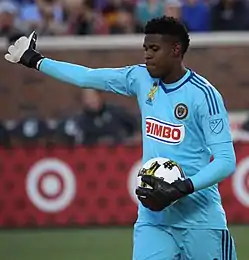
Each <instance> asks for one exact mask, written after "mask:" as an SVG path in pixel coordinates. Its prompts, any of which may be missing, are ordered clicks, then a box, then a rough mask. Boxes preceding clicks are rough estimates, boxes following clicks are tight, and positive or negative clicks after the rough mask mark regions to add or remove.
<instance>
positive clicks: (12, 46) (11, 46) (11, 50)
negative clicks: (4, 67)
mask: <svg viewBox="0 0 249 260" xmlns="http://www.w3.org/2000/svg"><path fill="white" fill-rule="evenodd" d="M14 51H15V46H14V45H10V46H9V48H8V52H9V53H10V54H12V53H13V52H14Z"/></svg>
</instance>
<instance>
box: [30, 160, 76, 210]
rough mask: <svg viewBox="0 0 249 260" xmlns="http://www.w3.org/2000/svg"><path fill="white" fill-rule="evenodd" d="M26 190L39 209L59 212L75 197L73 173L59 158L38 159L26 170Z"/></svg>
mask: <svg viewBox="0 0 249 260" xmlns="http://www.w3.org/2000/svg"><path fill="white" fill-rule="evenodd" d="M26 192H27V194H28V197H29V199H30V200H31V202H32V203H33V204H34V205H35V206H36V207H37V208H38V209H40V210H41V211H44V212H50V213H55V212H59V211H61V210H63V209H65V208H66V207H68V206H69V205H70V203H71V202H72V200H73V199H74V197H75V193H76V180H75V176H74V173H73V171H72V170H71V168H70V167H69V165H68V164H66V163H65V162H63V161H61V160H59V159H56V158H46V159H42V160H39V161H38V162H36V163H35V164H34V165H33V166H32V167H31V168H30V170H29V172H28V175H27V179H26Z"/></svg>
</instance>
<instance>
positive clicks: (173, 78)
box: [5, 17, 237, 260]
mask: <svg viewBox="0 0 249 260" xmlns="http://www.w3.org/2000/svg"><path fill="white" fill-rule="evenodd" d="M189 42H190V40H189V35H188V33H187V31H186V29H185V27H184V26H183V25H182V24H181V23H180V22H179V21H178V20H176V19H174V18H169V17H161V18H156V19H153V20H151V21H149V22H148V23H147V25H146V27H145V38H144V43H143V48H144V56H145V65H133V66H127V67H123V68H115V69H111V68H104V69H91V68H88V67H84V66H80V65H76V64H70V63H66V62H61V61H55V60H52V59H49V58H46V57H43V56H42V54H40V53H39V52H37V51H36V50H35V47H36V34H35V33H32V34H31V35H30V37H29V38H27V37H21V38H20V39H18V40H17V41H16V42H15V44H14V45H11V46H10V47H9V49H8V53H7V54H6V55H5V59H6V60H8V61H10V62H12V63H21V64H22V65H24V66H26V67H29V68H33V69H36V70H39V71H40V72H42V73H44V74H47V75H49V76H51V77H54V78H56V79H58V80H61V81H64V82H67V83H70V84H73V85H76V86H78V87H82V88H83V87H89V88H94V89H97V90H105V91H111V92H115V93H117V94H122V95H127V96H136V98H137V100H138V104H139V107H140V110H141V115H142V133H143V163H144V162H146V161H148V160H149V159H151V158H154V157H167V158H170V159H171V160H174V161H176V162H178V163H179V164H180V165H181V167H182V168H183V170H184V172H185V174H186V175H187V177H188V178H187V179H186V180H184V181H177V182H175V183H173V184H168V183H166V182H164V181H163V180H160V179H157V178H155V177H152V176H150V177H148V176H143V181H144V182H146V183H148V184H149V185H151V186H152V187H153V189H151V190H149V189H144V188H138V189H137V190H136V194H137V196H138V199H139V200H140V203H139V209H138V218H137V221H136V223H135V225H134V248H133V260H147V259H150V260H173V259H185V260H186V259H187V260H215V259H216V260H228V259H229V260H235V259H237V257H236V251H235V246H234V241H233V239H232V237H231V235H230V233H229V230H228V228H227V223H226V216H225V212H224V209H223V207H222V204H221V198H220V194H219V191H218V182H220V181H222V180H224V179H225V178H227V177H228V176H229V175H231V174H232V173H233V172H234V171H235V165H236V160H235V153H234V148H233V143H232V139H231V134H230V128H229V121H228V115H227V111H226V108H225V106H224V104H223V99H222V96H221V95H220V93H219V92H218V91H217V90H216V89H215V87H213V86H212V85H211V84H210V83H209V82H208V81H207V80H206V79H205V78H203V77H202V76H200V75H199V74H197V73H196V72H194V71H192V70H191V69H189V68H186V67H185V66H184V63H183V57H184V54H185V53H186V51H187V50H188V47H189ZM203 62H205V60H204V61H203ZM211 155H213V156H214V160H213V161H212V162H211V163H210V157H211ZM175 200H178V201H177V202H176V203H174V204H173V205H171V206H169V204H170V203H171V202H173V201H175Z"/></svg>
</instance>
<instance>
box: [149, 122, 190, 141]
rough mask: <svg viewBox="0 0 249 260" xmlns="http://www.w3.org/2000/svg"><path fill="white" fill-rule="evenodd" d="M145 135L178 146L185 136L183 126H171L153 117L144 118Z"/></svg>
mask: <svg viewBox="0 0 249 260" xmlns="http://www.w3.org/2000/svg"><path fill="white" fill-rule="evenodd" d="M146 135H147V137H149V138H152V139H154V140H157V141H159V142H163V143H168V144H179V143H181V142H182V141H183V139H184V136H185V128H184V125H176V124H171V123H168V122H165V121H162V120H158V119H156V118H153V117H146Z"/></svg>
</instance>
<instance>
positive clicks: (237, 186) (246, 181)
mask: <svg viewBox="0 0 249 260" xmlns="http://www.w3.org/2000/svg"><path fill="white" fill-rule="evenodd" d="M232 186H233V191H234V194H235V196H236V198H237V199H238V201H239V202H240V203H241V204H242V205H244V206H245V207H249V157H246V158H245V159H243V160H242V161H240V163H239V164H238V167H237V170H236V173H235V174H233V179H232Z"/></svg>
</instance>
